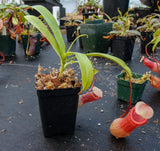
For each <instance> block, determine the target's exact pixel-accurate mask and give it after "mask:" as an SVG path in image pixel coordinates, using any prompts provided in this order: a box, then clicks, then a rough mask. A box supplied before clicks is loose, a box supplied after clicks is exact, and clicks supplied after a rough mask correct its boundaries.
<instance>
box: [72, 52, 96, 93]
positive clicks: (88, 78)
mask: <svg viewBox="0 0 160 151" xmlns="http://www.w3.org/2000/svg"><path fill="white" fill-rule="evenodd" d="M75 55H76V58H77V60H78V63H79V65H80V68H81V75H82V86H83V89H82V90H83V91H84V90H86V89H88V88H89V86H90V85H91V84H92V81H93V76H94V69H93V66H92V63H91V61H90V60H89V59H88V57H87V56H86V55H85V54H82V53H75Z"/></svg>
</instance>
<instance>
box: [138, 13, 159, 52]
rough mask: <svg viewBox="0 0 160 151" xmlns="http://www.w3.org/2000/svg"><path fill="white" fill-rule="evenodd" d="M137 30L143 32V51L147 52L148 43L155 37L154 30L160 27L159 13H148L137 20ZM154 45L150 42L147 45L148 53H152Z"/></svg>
mask: <svg viewBox="0 0 160 151" xmlns="http://www.w3.org/2000/svg"><path fill="white" fill-rule="evenodd" d="M137 24H138V27H137V30H138V31H140V32H141V35H142V38H141V53H145V47H146V45H147V44H148V43H149V42H150V41H151V40H152V39H153V32H155V31H156V30H157V29H158V28H159V27H160V16H159V15H156V14H154V15H147V16H145V17H143V18H140V19H138V20H137ZM152 46H153V44H150V45H149V46H148V47H147V51H148V53H152Z"/></svg>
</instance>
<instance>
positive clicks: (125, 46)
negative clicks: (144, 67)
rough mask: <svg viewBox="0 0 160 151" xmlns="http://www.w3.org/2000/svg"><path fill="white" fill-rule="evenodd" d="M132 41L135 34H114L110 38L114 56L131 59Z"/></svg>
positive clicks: (133, 41)
mask: <svg viewBox="0 0 160 151" xmlns="http://www.w3.org/2000/svg"><path fill="white" fill-rule="evenodd" d="M134 43H135V36H132V37H120V36H115V37H114V38H113V40H112V44H111V51H112V53H113V55H114V56H116V57H118V58H120V59H122V60H124V61H128V60H131V58H132V52H133V48H134Z"/></svg>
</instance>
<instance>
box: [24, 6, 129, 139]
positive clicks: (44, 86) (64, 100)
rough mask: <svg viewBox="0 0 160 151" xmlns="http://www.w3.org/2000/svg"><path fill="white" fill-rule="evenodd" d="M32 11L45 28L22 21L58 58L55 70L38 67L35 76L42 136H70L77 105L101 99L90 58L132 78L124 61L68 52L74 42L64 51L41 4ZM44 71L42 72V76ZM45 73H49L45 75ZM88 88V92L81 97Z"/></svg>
mask: <svg viewBox="0 0 160 151" xmlns="http://www.w3.org/2000/svg"><path fill="white" fill-rule="evenodd" d="M33 8H34V9H35V10H37V11H38V12H39V13H41V14H42V16H43V17H44V18H45V21H46V24H47V25H48V26H47V27H46V26H45V25H44V23H43V22H42V21H41V20H40V19H38V18H37V17H35V16H32V15H27V16H25V18H26V19H27V20H28V21H29V22H30V23H31V24H33V25H34V26H35V27H36V28H37V29H38V30H39V31H40V32H41V33H42V34H43V35H44V36H45V37H46V38H47V40H48V41H49V42H50V44H51V46H52V47H53V49H54V50H55V52H56V53H57V55H58V56H59V58H60V68H59V69H58V70H56V69H54V68H53V69H44V68H41V67H39V70H38V74H37V75H36V89H37V94H38V98H39V105H40V106H39V107H40V113H41V114H40V115H41V122H42V127H43V132H44V136H46V137H52V136H54V135H60V134H73V132H74V127H75V121H76V113H77V105H78V106H79V107H80V106H82V105H83V104H85V103H87V102H91V101H95V100H97V99H100V98H101V97H102V91H101V90H99V89H98V88H95V87H93V85H94V77H95V74H96V73H97V70H95V69H94V68H93V65H92V63H91V61H90V59H89V57H91V56H93V57H103V58H106V59H110V60H112V61H114V62H115V63H117V64H119V65H120V66H121V67H122V68H123V69H124V70H125V71H126V72H127V73H129V76H131V70H130V68H129V67H128V66H127V65H126V63H125V62H124V61H123V60H121V59H119V58H116V57H114V56H111V55H108V54H103V53H87V54H84V53H79V52H73V51H71V48H72V46H73V44H74V42H75V40H74V41H73V42H72V44H71V46H70V47H69V48H68V50H67V51H66V48H65V47H66V46H65V43H64V40H63V37H62V34H61V31H60V29H59V26H58V24H57V22H56V20H55V18H54V17H53V15H52V14H51V13H50V12H49V10H47V9H46V8H45V7H43V6H41V5H35V6H33ZM53 33H54V36H53ZM83 36H87V35H80V36H79V37H77V39H78V38H80V37H83ZM73 63H78V64H79V66H80V71H81V78H82V82H81V83H79V82H78V80H77V78H75V73H74V71H73V70H72V69H70V68H69V67H68V66H69V65H71V64H73ZM43 70H44V73H42V71H43ZM47 71H48V73H45V72H47ZM80 87H81V89H80ZM89 87H90V89H89V92H87V93H86V94H82V92H83V91H85V90H87V89H88V88H89ZM52 97H54V99H53V98H52ZM45 104H46V106H45ZM49 112H51V113H49Z"/></svg>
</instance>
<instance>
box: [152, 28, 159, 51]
mask: <svg viewBox="0 0 160 151" xmlns="http://www.w3.org/2000/svg"><path fill="white" fill-rule="evenodd" d="M150 43H152V44H154V45H153V47H152V51H155V49H156V47H157V45H158V44H159V43H160V29H158V30H157V31H155V32H154V34H153V39H152V41H151V42H150Z"/></svg>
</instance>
